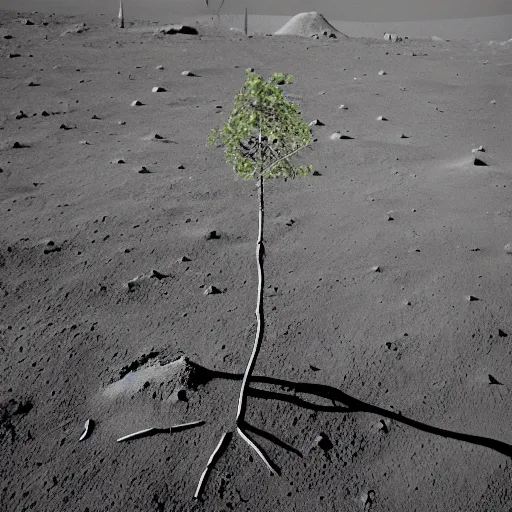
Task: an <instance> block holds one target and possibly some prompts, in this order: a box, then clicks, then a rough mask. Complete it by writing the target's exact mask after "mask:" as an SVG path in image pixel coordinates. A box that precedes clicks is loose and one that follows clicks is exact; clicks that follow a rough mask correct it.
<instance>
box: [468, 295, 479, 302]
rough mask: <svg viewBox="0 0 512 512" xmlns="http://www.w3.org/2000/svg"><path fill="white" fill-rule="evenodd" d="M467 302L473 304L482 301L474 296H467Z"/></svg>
mask: <svg viewBox="0 0 512 512" xmlns="http://www.w3.org/2000/svg"><path fill="white" fill-rule="evenodd" d="M466 300H468V301H469V302H473V301H476V300H480V299H478V298H477V297H475V296H474V295H466Z"/></svg>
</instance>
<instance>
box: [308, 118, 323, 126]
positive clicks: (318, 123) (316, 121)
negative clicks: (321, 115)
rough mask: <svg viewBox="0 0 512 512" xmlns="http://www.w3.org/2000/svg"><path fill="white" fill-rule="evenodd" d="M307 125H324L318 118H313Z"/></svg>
mask: <svg viewBox="0 0 512 512" xmlns="http://www.w3.org/2000/svg"><path fill="white" fill-rule="evenodd" d="M309 126H324V123H322V121H320V119H314V120H313V121H311V122H310V123H309Z"/></svg>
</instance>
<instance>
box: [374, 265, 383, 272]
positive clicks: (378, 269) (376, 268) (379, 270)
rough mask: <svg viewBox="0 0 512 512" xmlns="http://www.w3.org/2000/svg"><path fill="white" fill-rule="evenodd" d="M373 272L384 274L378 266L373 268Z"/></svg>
mask: <svg viewBox="0 0 512 512" xmlns="http://www.w3.org/2000/svg"><path fill="white" fill-rule="evenodd" d="M372 270H373V272H382V269H381V268H380V267H379V266H378V265H377V266H375V267H372Z"/></svg>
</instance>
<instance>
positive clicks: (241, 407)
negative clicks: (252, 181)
mask: <svg viewBox="0 0 512 512" xmlns="http://www.w3.org/2000/svg"><path fill="white" fill-rule="evenodd" d="M258 145H259V153H260V166H261V171H260V176H259V178H260V183H259V201H260V205H259V217H258V218H259V229H258V241H257V243H256V261H257V263H258V297H257V303H256V322H257V328H256V337H255V340H254V345H253V348H252V354H251V357H250V359H249V362H248V364H247V367H246V368H245V373H244V378H243V380H242V387H241V389H240V396H239V398H238V411H237V414H236V424H237V425H242V424H243V422H244V420H245V411H246V409H247V388H248V386H249V380H250V378H251V376H252V372H253V370H254V366H255V365H256V359H257V357H258V353H259V351H260V347H261V343H262V341H263V331H264V315H263V285H264V274H263V258H264V254H265V247H264V245H263V213H264V206H265V205H264V202H263V181H264V180H263V172H262V171H263V160H262V148H261V119H260V129H259V135H258Z"/></svg>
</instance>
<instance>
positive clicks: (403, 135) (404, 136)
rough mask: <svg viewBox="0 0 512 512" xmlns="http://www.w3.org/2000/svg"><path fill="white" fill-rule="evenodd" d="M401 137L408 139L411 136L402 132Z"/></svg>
mask: <svg viewBox="0 0 512 512" xmlns="http://www.w3.org/2000/svg"><path fill="white" fill-rule="evenodd" d="M400 138H401V139H408V138H409V136H408V135H405V133H402V134H401V135H400Z"/></svg>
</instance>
